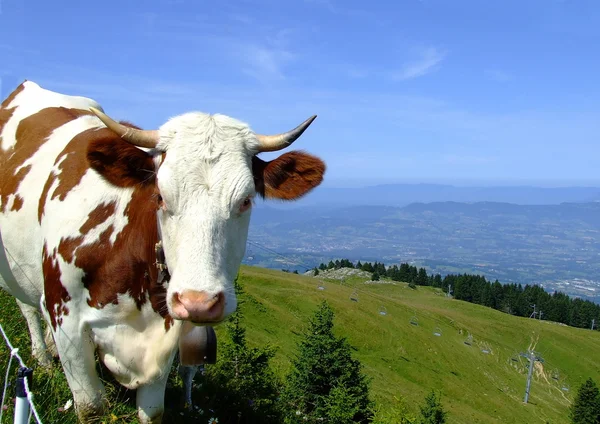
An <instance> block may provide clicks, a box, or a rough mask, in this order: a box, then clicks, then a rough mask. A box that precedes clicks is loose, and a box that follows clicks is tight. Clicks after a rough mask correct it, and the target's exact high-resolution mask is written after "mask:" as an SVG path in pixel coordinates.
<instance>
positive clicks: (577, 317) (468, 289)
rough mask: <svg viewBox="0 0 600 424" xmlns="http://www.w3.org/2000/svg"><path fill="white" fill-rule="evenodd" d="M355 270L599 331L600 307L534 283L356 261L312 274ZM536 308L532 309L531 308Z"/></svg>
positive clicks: (323, 266)
mask: <svg viewBox="0 0 600 424" xmlns="http://www.w3.org/2000/svg"><path fill="white" fill-rule="evenodd" d="M340 268H356V269H360V270H363V271H367V272H370V273H372V279H374V280H378V279H379V278H380V277H382V276H385V277H387V278H390V279H392V280H394V281H402V282H406V283H408V284H409V286H411V287H416V286H432V287H437V288H440V289H442V290H443V291H444V292H446V293H448V290H450V294H451V295H452V296H453V297H454V298H455V299H458V300H464V301H466V302H471V303H476V304H479V305H483V306H487V307H490V308H494V309H497V310H499V311H502V312H505V313H507V314H511V315H516V316H521V317H534V318H537V319H542V320H548V321H554V322H560V323H562V324H566V325H569V326H572V327H578V328H590V329H591V328H592V322H593V321H594V322H595V324H596V325H595V326H594V329H595V330H600V305H597V304H595V303H593V302H590V301H589V300H583V299H580V298H572V297H569V296H568V295H566V294H565V293H562V292H559V291H554V292H553V293H552V294H550V293H548V292H547V291H545V290H544V289H543V288H542V287H541V286H539V285H536V284H533V285H529V284H526V285H525V286H523V285H522V284H516V283H511V284H502V283H500V282H499V281H498V280H495V281H494V282H491V281H488V280H487V279H486V278H485V277H484V276H482V275H473V274H448V275H446V276H445V277H442V276H441V274H428V273H427V270H426V269H425V268H422V267H421V268H417V267H416V266H413V265H410V264H407V263H402V264H400V266H398V265H391V266H388V267H386V266H385V264H384V263H382V262H377V261H376V262H374V263H371V262H364V263H361V261H358V262H357V263H356V264H355V263H353V262H352V261H350V260H349V259H341V260H339V259H338V260H336V261H330V262H329V263H328V264H327V265H326V264H324V263H321V264H320V265H319V267H318V268H315V269H313V272H315V273H316V274H318V272H319V270H321V271H324V270H327V269H340ZM533 305H535V308H534V307H533Z"/></svg>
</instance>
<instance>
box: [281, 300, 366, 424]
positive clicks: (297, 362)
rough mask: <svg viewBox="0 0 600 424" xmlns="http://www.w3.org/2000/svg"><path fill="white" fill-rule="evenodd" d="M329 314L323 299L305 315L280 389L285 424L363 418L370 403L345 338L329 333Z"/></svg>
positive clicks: (330, 310)
mask: <svg viewBox="0 0 600 424" xmlns="http://www.w3.org/2000/svg"><path fill="white" fill-rule="evenodd" d="M333 317H334V313H333V310H332V309H331V307H330V306H329V304H328V303H327V302H326V301H323V302H322V303H321V304H320V305H319V307H318V309H317V311H316V312H315V314H314V316H313V317H312V318H311V319H310V322H309V325H308V328H307V329H306V330H305V332H304V337H303V340H302V341H301V342H300V344H299V346H298V352H299V353H298V355H297V356H296V358H295V359H294V361H293V368H292V371H291V372H290V374H289V375H288V376H287V384H286V388H285V390H284V393H283V394H282V402H283V407H284V408H285V409H286V411H285V412H284V414H285V420H284V422H285V423H288V424H292V423H294V424H296V423H315V424H316V423H321V422H335V423H340V424H345V423H367V422H369V420H370V419H371V416H372V412H371V408H372V402H371V400H370V399H369V382H368V381H367V378H366V376H365V375H364V374H363V373H362V365H361V364H360V362H359V361H358V360H356V359H354V358H352V355H351V349H350V346H349V344H348V342H347V340H346V339H345V338H341V337H336V336H335V335H334V333H333Z"/></svg>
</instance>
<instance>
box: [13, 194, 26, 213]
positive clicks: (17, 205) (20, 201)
mask: <svg viewBox="0 0 600 424" xmlns="http://www.w3.org/2000/svg"><path fill="white" fill-rule="evenodd" d="M22 207H23V198H22V197H21V196H19V195H18V194H17V195H16V196H15V201H14V202H13V205H12V208H10V210H11V211H15V212H16V211H18V210H19V209H21V208H22Z"/></svg>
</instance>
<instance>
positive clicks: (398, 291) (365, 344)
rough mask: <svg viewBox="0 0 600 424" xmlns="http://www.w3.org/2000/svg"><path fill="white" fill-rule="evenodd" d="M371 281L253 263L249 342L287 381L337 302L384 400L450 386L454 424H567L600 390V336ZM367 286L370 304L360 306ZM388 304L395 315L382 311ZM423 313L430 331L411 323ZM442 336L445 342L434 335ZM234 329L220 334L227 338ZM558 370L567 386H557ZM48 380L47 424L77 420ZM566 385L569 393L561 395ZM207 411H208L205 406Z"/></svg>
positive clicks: (19, 333) (18, 336)
mask: <svg viewBox="0 0 600 424" xmlns="http://www.w3.org/2000/svg"><path fill="white" fill-rule="evenodd" d="M363 280H364V279H363ZM363 280H361V279H359V278H354V279H353V278H350V279H347V280H346V281H345V285H340V283H339V281H333V280H331V281H327V280H325V281H324V282H323V285H324V287H325V289H324V290H319V289H318V285H319V280H317V279H314V278H312V277H304V276H299V275H295V274H288V273H282V272H278V271H272V270H265V269H260V268H253V267H246V266H243V267H242V269H241V272H240V281H241V283H242V284H243V287H244V290H245V292H246V294H245V296H244V298H245V300H246V301H245V303H244V306H243V307H244V311H245V320H246V321H245V324H246V326H247V329H248V331H247V335H248V339H249V340H250V341H251V343H253V344H258V345H263V344H266V343H270V344H272V345H276V346H278V347H279V350H278V353H277V356H276V358H275V363H274V365H275V366H276V368H277V370H278V372H279V373H281V374H284V373H285V372H286V371H287V370H288V367H289V364H290V358H292V357H293V355H294V353H295V351H296V342H297V341H298V340H299V334H300V332H301V331H302V329H303V328H304V326H305V325H306V322H307V318H308V317H309V316H310V315H311V314H312V313H313V311H314V310H315V308H316V305H317V303H318V302H319V301H320V300H321V299H323V298H325V299H327V300H328V301H329V303H330V304H331V305H332V307H333V309H334V311H335V313H336V317H335V326H336V331H337V333H338V334H340V335H344V336H347V337H348V339H349V341H350V343H351V344H352V345H353V346H354V348H355V352H354V354H355V355H356V357H357V358H358V359H360V360H361V362H362V363H363V365H364V366H365V371H366V373H367V374H368V375H369V376H370V377H372V379H373V380H372V393H373V397H374V398H375V399H376V400H377V401H378V402H380V403H381V404H382V406H383V407H384V408H391V407H393V405H394V402H395V400H394V398H395V397H398V396H403V397H405V398H406V400H407V401H408V403H409V405H410V406H411V408H412V409H413V410H414V411H416V410H417V404H421V403H422V401H423V398H424V396H425V394H426V393H427V392H428V391H429V390H430V389H432V388H434V389H439V390H441V391H442V393H443V397H442V401H443V403H444V406H445V408H446V409H447V410H448V411H449V413H450V415H449V422H451V423H536V422H539V423H546V422H550V423H567V422H568V419H567V413H568V411H567V408H568V405H569V404H570V402H571V401H572V399H573V396H574V394H575V391H576V389H577V387H578V386H579V385H580V384H581V383H582V382H583V381H584V380H585V378H587V377H588V376H591V377H592V378H594V379H595V380H596V381H600V363H599V362H598V360H597V354H598V352H600V332H591V331H587V330H581V329H574V328H569V327H565V326H562V325H558V324H554V323H550V322H545V321H541V322H540V321H537V320H531V319H525V318H518V317H513V316H509V315H506V314H503V313H501V312H498V311H495V310H492V309H488V308H484V307H481V306H478V305H474V304H469V303H466V302H461V301H456V300H452V299H448V298H446V297H444V296H443V294H442V293H440V292H439V291H436V290H434V289H430V288H425V287H419V288H418V289H416V290H412V289H410V288H408V287H407V285H406V284H402V283H398V284H376V285H375V284H364V281H363ZM355 288H356V289H357V293H358V302H354V301H352V300H350V295H351V294H352V293H353V292H354V289H355ZM382 307H384V308H385V310H386V314H385V315H381V314H380V310H381V309H382ZM0 310H1V311H2V314H0V323H2V325H3V326H4V327H5V328H6V329H7V330H9V332H10V337H11V339H12V340H13V342H14V343H15V344H16V345H18V346H19V347H20V348H21V353H22V354H23V355H24V357H25V359H26V360H29V357H28V350H29V341H28V336H27V333H26V331H25V325H24V320H23V319H22V318H21V317H20V315H18V313H17V312H16V311H17V308H16V306H15V305H14V301H13V300H12V299H11V298H10V297H8V296H7V295H6V294H4V293H2V292H0ZM413 316H416V317H417V318H418V326H415V325H411V324H410V320H411V317H413ZM436 329H437V330H441V336H435V335H434V334H433V333H434V331H436ZM222 330H223V329H222V328H220V327H218V328H217V332H218V333H221V332H222ZM468 333H470V334H471V335H472V336H473V343H472V346H468V345H466V344H465V343H464V341H465V340H466V339H467V336H468ZM530 346H535V350H536V351H537V352H539V353H540V354H541V355H542V356H543V358H544V360H545V362H544V363H543V364H540V363H536V368H535V373H534V379H533V383H532V388H531V395H530V402H529V404H527V405H525V404H523V402H522V400H523V394H524V389H525V382H526V371H527V370H526V366H527V361H526V360H525V359H524V358H522V357H520V356H519V355H518V354H519V352H522V351H525V350H526V349H527V348H528V347H530ZM482 349H486V350H489V353H487V354H486V353H483V352H482ZM513 359H514V360H513ZM7 360H8V351H7V349H6V348H5V346H4V344H3V343H0V375H4V373H5V369H6V368H5V367H6V363H7ZM29 364H30V365H32V364H34V362H33V361H32V360H29ZM13 366H14V365H13ZM556 372H558V374H559V375H558V376H559V379H558V380H555V379H553V378H552V376H553V374H554V375H555V376H556ZM36 375H37V376H38V378H36V388H37V392H38V395H37V398H38V401H39V402H40V405H41V406H42V408H43V409H44V410H45V413H46V414H48V416H49V417H50V419H49V420H46V421H47V422H59V421H60V422H74V414H73V413H72V411H70V412H67V413H58V412H56V408H58V407H59V406H62V405H63V404H64V403H65V402H66V400H67V399H68V397H69V396H68V390H66V387H65V382H64V377H62V376H61V373H60V372H55V373H54V374H53V375H52V377H53V378H48V376H47V375H45V374H42V373H41V372H37V371H36ZM173 376H174V374H173ZM176 380H177V379H176V378H173V380H172V384H171V388H170V389H169V391H168V393H167V396H168V398H169V401H168V403H171V402H174V401H173V400H172V399H174V398H175V396H176V395H177V394H178V391H179V383H178V382H177V381H176ZM566 385H568V386H569V387H570V391H568V392H565V391H563V390H561V388H562V387H563V386H566ZM109 390H110V391H111V393H112V395H113V396H114V398H113V401H115V400H116V401H119V400H123V399H128V401H127V402H124V403H123V404H120V405H115V410H114V411H113V413H114V415H115V416H114V417H113V419H110V418H109V419H107V421H106V422H117V421H118V422H121V420H120V419H116V418H117V417H122V418H123V420H124V421H126V422H130V420H131V418H132V416H134V411H133V409H132V405H133V399H135V396H134V395H133V394H132V393H130V392H128V391H123V390H115V389H114V388H113V389H110V388H109ZM196 402H197V403H199V404H200V406H202V405H201V399H197V400H196ZM7 412H9V413H11V412H12V411H7ZM11 415H12V414H11ZM59 417H60V419H59ZM167 417H171V419H172V420H171V421H168V422H176V421H177V420H174V417H179V410H178V409H177V405H176V404H172V406H171V408H170V411H168V415H167ZM207 418H208V417H206V418H205V420H207ZM8 422H10V420H9V421H8ZM198 422H204V421H198Z"/></svg>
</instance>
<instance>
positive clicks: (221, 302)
mask: <svg viewBox="0 0 600 424" xmlns="http://www.w3.org/2000/svg"><path fill="white" fill-rule="evenodd" d="M212 300H213V301H214V303H213V305H212V306H211V307H210V308H209V310H208V313H209V314H211V315H213V314H214V315H221V313H222V312H223V309H224V308H225V295H224V294H223V292H220V293H219V294H217V295H215V297H214V298H213V299H212Z"/></svg>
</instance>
